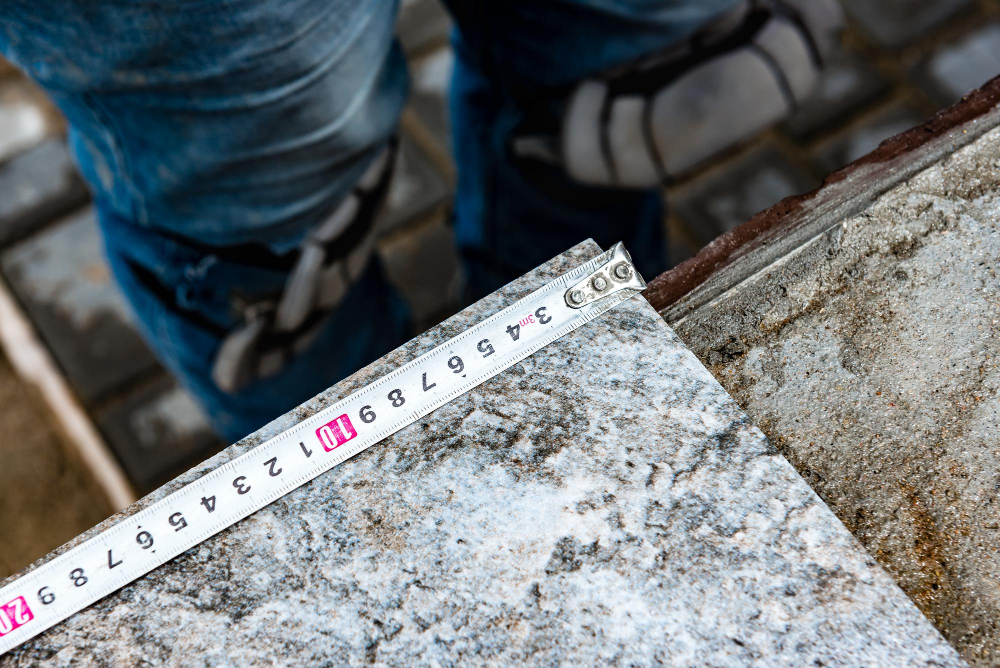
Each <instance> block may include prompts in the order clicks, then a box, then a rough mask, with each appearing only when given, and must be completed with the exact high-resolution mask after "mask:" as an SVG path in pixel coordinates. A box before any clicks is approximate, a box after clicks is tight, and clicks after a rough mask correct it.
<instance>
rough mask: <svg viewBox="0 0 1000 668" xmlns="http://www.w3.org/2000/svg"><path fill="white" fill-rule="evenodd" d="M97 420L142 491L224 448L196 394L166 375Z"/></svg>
mask: <svg viewBox="0 0 1000 668" xmlns="http://www.w3.org/2000/svg"><path fill="white" fill-rule="evenodd" d="M98 424H99V426H100V428H101V431H102V432H104V435H105V437H106V438H107V441H108V444H109V445H110V446H111V449H112V450H114V452H115V455H116V456H117V457H118V459H119V461H121V463H122V466H123V467H124V468H125V472H126V473H127V474H128V476H129V478H130V479H131V480H132V483H133V484H134V485H135V487H136V489H137V490H138V491H139V493H140V494H146V493H148V492H150V491H152V490H154V489H156V488H157V487H158V486H160V485H162V484H163V483H165V482H167V481H169V480H170V479H171V478H173V477H174V476H176V475H179V474H180V473H183V472H184V471H186V470H188V469H189V468H191V467H192V466H195V465H197V464H198V463H200V462H201V461H203V460H204V459H206V458H208V457H210V456H211V455H214V454H215V453H216V452H218V451H219V450H221V449H222V448H223V444H222V443H221V442H220V441H219V440H218V439H217V438H216V437H215V435H214V434H213V432H212V427H211V425H210V424H209V422H208V418H207V417H205V414H204V413H203V412H202V410H201V408H199V407H198V405H197V404H196V403H195V402H194V399H192V398H191V396H190V395H189V394H188V393H187V392H185V391H184V390H183V389H181V388H180V387H178V386H177V385H176V384H175V383H174V382H173V381H172V380H169V379H167V378H164V379H163V380H161V381H158V382H156V383H154V384H153V385H152V386H150V387H147V388H146V389H144V390H142V391H139V392H137V393H135V394H133V395H131V396H129V397H127V398H125V399H124V400H122V401H120V402H118V403H117V404H116V405H114V406H113V407H110V408H108V409H107V410H105V411H103V412H102V413H101V414H100V415H99V417H98Z"/></svg>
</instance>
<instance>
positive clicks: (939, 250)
mask: <svg viewBox="0 0 1000 668" xmlns="http://www.w3.org/2000/svg"><path fill="white" fill-rule="evenodd" d="M998 271H1000V129H994V130H992V131H989V132H987V133H986V134H984V135H983V136H982V137H980V138H979V139H977V140H976V141H975V142H973V143H971V144H970V145H968V146H966V147H965V148H963V149H961V150H959V151H957V152H955V153H953V154H951V155H950V156H949V157H947V158H946V159H944V160H942V161H941V162H939V163H937V164H935V165H933V166H932V167H930V168H928V169H926V170H925V171H923V172H921V173H919V174H918V175H917V176H915V177H914V178H911V179H909V180H908V181H906V182H904V183H902V184H900V185H898V186H897V187H895V188H894V189H892V190H890V191H889V192H888V193H886V194H885V195H883V196H882V197H880V198H879V199H878V200H877V201H875V202H874V203H873V204H872V205H871V206H870V207H868V208H867V210H865V211H864V212H863V213H861V214H860V215H858V216H854V217H851V218H848V219H846V220H843V221H842V222H841V223H840V224H837V225H835V226H834V227H832V228H831V229H830V230H828V231H827V232H825V233H823V234H821V235H819V236H817V237H816V238H814V239H813V240H812V241H811V242H809V243H807V244H805V245H804V246H803V247H801V248H799V249H797V250H796V251H795V252H793V253H791V254H789V255H788V256H786V257H784V258H782V259H781V260H779V261H778V262H776V263H774V264H773V265H771V266H769V267H767V268H765V269H764V270H763V271H760V272H759V273H758V274H757V275H755V276H753V277H751V278H750V279H748V280H745V281H743V282H742V283H740V284H739V285H737V286H736V287H734V288H733V289H731V290H729V291H728V292H726V293H725V294H723V295H722V296H720V297H719V298H716V299H715V300H714V301H712V302H710V303H709V304H707V305H706V306H703V307H700V308H699V309H697V310H696V311H695V312H693V313H692V314H691V315H689V316H687V317H685V318H683V319H681V320H679V321H675V322H674V326H675V328H676V329H677V332H678V334H679V335H680V336H681V338H682V339H684V341H685V342H686V343H687V344H688V345H689V346H691V348H692V349H693V350H694V351H695V352H696V353H697V354H698V355H699V357H701V359H702V360H703V361H704V362H705V363H706V364H707V365H708V366H709V368H710V369H711V370H712V372H713V374H714V375H715V376H716V377H717V378H718V379H719V380H720V381H721V382H722V384H723V385H724V386H725V387H726V388H727V389H728V390H729V391H730V392H732V393H733V395H734V396H735V398H736V400H737V401H738V402H739V403H740V405H742V406H743V407H745V408H746V410H747V412H748V413H749V414H750V415H751V416H752V418H753V420H754V422H755V424H757V425H758V426H760V427H761V428H762V429H763V430H764V432H765V433H766V434H767V435H768V437H769V438H770V439H771V442H772V443H774V444H775V445H776V446H777V447H778V449H779V450H780V451H781V452H782V454H784V455H786V456H787V457H788V459H789V460H790V461H791V462H792V464H794V465H795V467H796V468H797V469H798V470H799V471H800V472H801V473H802V475H803V476H804V477H805V479H806V480H807V481H808V482H809V483H810V484H811V485H812V486H813V488H814V489H816V490H817V492H819V494H820V495H821V496H822V498H823V499H824V500H825V501H826V502H827V503H828V504H829V505H830V507H831V508H832V509H833V510H834V512H836V513H837V515H838V516H839V517H840V518H841V519H842V520H843V521H844V523H845V524H846V525H847V526H848V527H849V528H850V529H851V531H852V532H853V533H854V534H855V535H856V536H857V537H858V538H859V539H860V540H861V541H862V543H864V544H865V546H866V547H867V548H868V550H869V552H870V553H871V554H873V555H874V556H875V557H876V558H877V559H878V561H879V562H880V563H881V564H882V565H883V566H885V567H886V568H887V569H888V571H889V572H890V573H891V574H892V575H893V576H894V577H895V579H896V581H897V582H899V584H900V585H901V586H902V588H903V589H904V590H905V591H906V592H907V593H908V594H909V595H910V596H911V597H912V598H913V600H914V601H915V602H916V603H917V604H918V605H919V606H920V608H921V609H922V610H923V611H924V612H925V613H926V614H927V615H928V617H929V618H930V619H932V620H933V621H934V623H935V624H936V625H937V626H938V628H939V629H941V631H942V632H943V633H944V635H945V636H946V637H947V638H948V639H949V640H950V641H951V642H952V643H953V644H954V645H955V646H956V647H957V648H958V649H959V650H960V651H961V653H962V655H963V656H964V657H965V658H966V659H967V660H969V661H970V662H972V663H976V664H979V665H984V666H986V665H992V666H997V665H1000V436H998V435H1000V365H998V360H1000V277H998Z"/></svg>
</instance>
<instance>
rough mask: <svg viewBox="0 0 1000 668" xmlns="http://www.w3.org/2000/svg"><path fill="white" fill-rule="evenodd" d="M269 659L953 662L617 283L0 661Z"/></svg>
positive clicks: (356, 382) (310, 410)
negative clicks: (559, 333) (408, 418)
mask: <svg viewBox="0 0 1000 668" xmlns="http://www.w3.org/2000/svg"><path fill="white" fill-rule="evenodd" d="M596 252H597V249H596V248H595V245H594V244H593V243H592V242H591V243H587V244H583V245H581V246H579V247H577V248H576V249H575V250H573V251H571V252H570V253H567V254H566V255H564V256H562V257H561V258H558V259H557V260H556V261H553V262H550V263H547V264H546V265H545V266H543V267H542V268H541V269H540V270H536V271H534V272H531V273H530V274H529V275H528V276H527V277H525V278H522V279H520V280H518V281H516V282H515V283H513V284H511V285H509V286H507V287H505V288H504V289H502V290H501V291H500V292H499V293H496V294H494V295H491V296H489V297H487V298H485V299H483V300H482V301H480V302H479V303H477V304H476V305H475V306H473V307H471V308H470V309H467V310H466V311H464V312H463V313H461V314H459V315H458V316H456V317H454V318H452V319H451V320H449V321H447V322H446V323H443V324H442V325H441V326H439V327H437V328H435V329H434V330H431V331H430V332H428V333H426V334H425V335H423V336H421V337H420V338H419V339H417V340H414V341H412V342H410V343H408V344H406V345H405V346H403V347H402V348H400V349H398V350H396V351H394V352H393V353H390V354H389V355H388V356H386V357H385V358H383V359H381V360H379V361H378V362H376V363H374V364H372V365H370V366H369V367H367V368H366V369H363V370H362V371H360V372H358V373H357V374H355V375H353V376H352V377H350V378H348V379H346V380H345V381H343V382H341V383H339V384H337V385H336V386H334V387H333V388H331V389H330V390H328V391H327V392H324V393H323V394H321V395H320V396H318V397H317V398H315V399H313V400H312V401H309V402H307V403H306V404H304V405H303V406H302V407H300V408H298V409H296V410H294V411H292V412H290V413H289V414H287V415H286V416H284V417H282V418H279V419H278V420H277V421H275V422H273V423H272V424H270V425H268V426H267V427H265V428H263V429H262V430H260V431H258V432H257V433H256V434H254V435H253V436H251V437H249V438H247V439H245V440H244V441H242V442H241V443H239V444H237V445H236V446H234V447H232V448H229V449H227V450H226V451H224V452H223V453H221V454H220V455H218V456H217V457H215V458H213V459H212V460H211V461H210V462H208V463H207V464H206V465H205V466H203V467H199V468H198V469H196V470H194V471H191V472H189V473H187V474H185V475H184V476H182V477H181V478H180V479H179V480H178V481H177V482H178V483H181V482H186V481H191V480H194V479H195V478H196V477H197V476H199V475H202V474H203V473H205V472H206V471H208V470H209V469H210V468H213V467H216V466H219V465H221V464H223V463H224V462H226V461H230V460H232V459H233V458H234V457H236V456H238V455H240V454H243V453H245V452H247V451H249V450H251V449H252V448H253V447H254V446H256V445H258V444H260V443H261V442H263V441H264V440H265V439H267V438H270V437H272V436H274V435H277V434H278V433H279V432H280V431H281V430H283V429H285V428H287V427H289V426H291V425H292V424H294V423H295V422H297V421H299V420H301V419H303V418H304V417H305V416H307V415H311V414H314V413H315V412H316V411H318V410H321V409H322V408H323V407H325V406H328V405H329V404H330V403H332V402H333V401H335V400H336V399H338V398H340V397H342V396H346V395H347V394H349V393H351V392H352V391H354V390H356V389H358V388H359V387H361V386H363V385H366V384H368V383H370V382H372V381H374V380H375V379H376V378H378V377H380V376H381V375H382V374H384V373H386V372H388V371H390V370H391V369H394V368H397V367H398V366H399V365H400V364H402V363H404V362H406V361H408V360H410V359H412V358H413V357H415V356H416V355H418V354H420V353H422V352H425V351H427V350H429V349H430V348H431V347H433V346H435V345H437V344H440V343H442V342H443V341H444V340H445V339H446V338H447V337H449V336H453V335H455V334H457V333H458V332H459V331H462V330H463V329H465V328H467V327H468V326H470V325H471V324H473V323H475V322H478V321H479V320H481V319H483V318H484V317H486V316H487V315H488V314H491V313H493V312H494V311H496V310H497V309H499V308H500V307H501V306H502V305H506V304H510V303H512V302H513V301H514V300H516V299H517V298H519V297H521V296H523V295H525V294H527V293H528V292H529V291H530V290H532V289H534V288H536V287H538V286H540V285H541V284H542V283H543V282H545V281H547V280H550V279H552V278H554V277H555V276H558V275H560V274H562V273H563V272H564V271H566V270H567V269H569V268H570V267H572V266H578V265H579V264H580V263H582V262H583V261H585V260H586V259H588V258H590V257H592V256H593V255H594V254H595V253H596ZM169 491H171V488H170V487H167V488H163V489H161V490H158V491H157V492H156V493H154V494H153V495H151V496H150V497H147V499H145V500H144V501H141V502H140V503H139V504H137V505H135V506H133V507H132V508H131V509H129V510H128V511H126V512H127V513H129V512H135V511H136V510H137V509H139V508H141V507H143V505H144V504H147V503H150V502H152V501H154V500H156V499H158V498H162V497H163V496H164V495H165V494H167V493H169ZM276 656H280V658H281V663H283V664H288V665H362V664H375V665H384V666H414V665H458V664H461V665H491V666H495V665H532V666H552V665H568V666H584V665H585V666H590V665H628V666H652V665H664V664H672V665H678V666H682V665H686V666H690V665H748V664H759V665H838V666H854V665H856V666H862V665H879V666H882V665H886V666H888V665H907V666H939V667H940V666H960V665H962V663H961V660H960V659H959V658H958V657H957V655H956V654H955V652H954V650H953V649H952V648H951V647H950V646H948V644H947V643H946V642H944V640H943V639H942V638H941V637H940V635H939V634H938V633H937V632H936V631H935V630H934V629H933V627H932V626H931V625H930V624H929V623H928V622H927V620H926V619H925V618H924V617H923V616H922V615H921V614H920V613H919V612H918V611H917V609H916V607H915V606H914V605H913V604H912V602H911V601H909V600H908V599H907V598H906V597H905V596H904V595H903V593H902V592H901V591H900V590H899V589H898V588H897V587H896V586H895V585H894V584H893V583H892V581H891V580H890V578H889V577H888V576H887V575H886V573H884V572H883V571H882V570H881V569H879V568H878V567H877V566H876V565H875V564H874V562H873V561H872V559H871V557H869V556H868V555H867V554H866V553H865V552H864V551H863V550H862V549H861V548H860V546H859V545H858V543H857V541H856V540H855V539H854V538H853V537H852V536H851V535H850V534H849V533H848V532H847V530H846V529H845V528H844V526H843V525H842V524H841V523H840V522H839V521H838V520H837V519H836V518H835V517H834V516H833V514H832V513H831V512H830V510H829V509H828V508H827V507H826V506H824V505H823V503H822V502H821V501H820V500H819V498H818V497H817V496H816V495H815V493H814V492H813V491H812V490H811V489H810V488H809V487H808V485H806V484H805V482H804V481H803V480H802V479H801V478H800V477H799V476H798V475H797V474H796V473H795V472H794V470H793V469H792V468H791V466H790V465H789V464H788V463H787V462H786V461H785V460H784V459H782V458H781V457H780V456H778V455H777V454H776V453H775V452H774V450H773V448H771V447H770V445H769V444H768V443H767V441H766V440H765V439H764V437H763V436H762V434H761V433H760V431H759V430H758V429H757V428H756V427H754V426H753V425H752V424H751V423H750V422H749V420H748V419H747V417H746V415H745V414H744V413H743V412H742V410H741V409H740V408H739V407H738V406H737V405H736V403H735V402H734V401H733V400H732V399H731V398H730V397H729V396H728V395H727V394H726V393H725V392H724V391H723V390H722V388H721V387H720V386H719V385H718V383H717V382H716V381H715V380H714V379H713V378H712V377H711V375H710V374H709V373H708V372H707V371H706V370H705V368H704V367H702V366H701V364H700V363H699V362H698V360H697V359H696V358H695V357H694V355H693V354H691V352H690V351H688V350H687V349H686V348H685V347H684V346H683V344H682V343H681V342H680V341H679V339H678V338H677V336H676V335H675V334H674V332H673V331H672V330H671V329H670V328H669V327H668V326H667V325H666V323H664V321H663V320H662V319H661V318H660V317H659V316H658V315H657V314H656V312H655V311H653V309H652V307H650V306H649V304H648V303H647V302H646V301H645V300H644V299H641V298H636V299H633V300H630V301H628V302H626V303H624V304H622V305H621V306H619V307H618V308H617V309H615V310H613V311H611V312H609V313H608V314H605V315H604V316H602V317H601V318H598V319H596V320H594V321H593V322H591V323H590V324H588V325H587V326H586V327H584V328H581V329H579V330H577V331H576V332H573V333H571V334H568V335H566V336H564V337H562V338H561V339H559V340H557V341H556V342H554V343H553V344H551V345H549V346H547V347H546V348H543V349H542V350H540V351H539V352H537V353H536V354H535V355H533V356H532V357H530V358H528V359H527V360H525V361H523V362H521V363H519V364H517V365H515V366H514V367H513V368H511V369H509V370H508V371H506V372H504V373H502V374H500V375H499V376H497V377H496V378H493V379H491V380H490V381H488V382H486V383H484V384H483V385H481V386H479V387H478V388H476V389H475V390H474V391H472V392H468V393H466V394H463V395H462V396H460V397H457V398H456V399H455V400H453V401H452V402H450V403H448V404H446V405H444V406H442V407H441V408H439V409H437V410H436V411H434V412H433V413H432V414H430V415H429V416H427V417H426V418H422V419H420V420H418V421H417V422H416V423H415V424H413V425H411V426H410V427H408V428H406V429H403V430H401V431H400V432H398V433H397V434H395V435H394V436H392V437H389V438H388V439H386V440H385V441H384V442H382V443H380V444H378V445H376V446H375V447H373V448H371V449H369V450H367V451H366V452H364V453H362V454H360V455H358V456H357V457H355V458H353V459H351V460H350V461H349V462H346V463H345V464H343V465H342V466H339V467H337V468H335V469H333V470H331V471H329V472H327V473H325V474H324V475H322V476H319V477H317V478H316V479H315V480H313V481H311V482H310V483H308V484H306V485H304V486H303V487H301V488H299V489H297V490H294V491H292V492H291V493H289V494H288V495H286V496H285V497H283V498H282V499H279V500H278V501H277V502H275V503H273V504H271V505H269V506H268V507H266V508H264V509H262V510H260V511H258V512H256V513H254V514H253V515H251V516H249V517H247V518H246V519H244V520H243V521H241V522H239V523H238V524H236V525H234V526H233V527H231V528H229V529H227V530H224V531H222V532H221V533H219V534H218V535H216V536H213V537H211V538H209V539H208V540H207V541H205V542H204V543H203V544H201V546H199V547H197V548H195V549H192V550H189V551H188V552H186V553H185V554H183V555H181V556H180V557H178V558H177V559H176V560H174V561H173V562H171V563H170V564H167V565H165V566H164V567H161V568H159V569H157V570H156V571H154V572H153V573H152V574H150V575H147V576H145V577H143V578H140V579H139V580H138V581H136V582H134V583H132V584H130V585H129V586H127V587H125V588H124V589H121V590H119V591H117V592H115V593H113V594H111V595H109V596H108V597H106V598H104V599H102V600H101V601H99V602H98V603H96V604H95V605H93V606H91V607H90V608H88V609H86V610H84V611H82V612H80V613H78V614H77V615H75V616H73V617H72V618H70V619H69V620H67V621H66V622H64V623H61V624H59V625H58V626H56V627H54V628H52V629H50V630H48V631H47V632H45V633H44V634H43V635H41V636H39V637H38V638H36V639H34V640H32V641H30V642H28V643H27V644H25V645H23V646H22V647H21V648H19V649H16V650H14V651H12V652H10V653H9V654H7V655H6V656H4V657H3V658H2V659H0V666H15V665H24V664H27V663H31V664H32V665H36V666H55V665H65V662H66V661H67V660H70V659H71V660H72V663H73V665H74V666H81V667H88V666H98V665H137V664H154V663H156V664H184V663H198V664H204V665H241V666H256V665H273V664H274V661H275V657H276Z"/></svg>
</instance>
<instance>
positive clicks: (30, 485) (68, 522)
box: [0, 356, 111, 577]
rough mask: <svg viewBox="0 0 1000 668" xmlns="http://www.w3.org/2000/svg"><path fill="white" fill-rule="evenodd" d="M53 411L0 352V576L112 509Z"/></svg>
mask: <svg viewBox="0 0 1000 668" xmlns="http://www.w3.org/2000/svg"><path fill="white" fill-rule="evenodd" d="M52 425H53V419H52V416H51V415H50V414H49V413H48V411H47V410H45V409H44V408H43V407H42V404H41V400H40V398H38V397H36V396H35V395H34V394H33V393H32V392H31V391H29V390H28V388H26V387H25V386H24V383H22V382H21V381H20V379H18V378H17V376H16V375H15V373H14V370H13V369H11V368H10V366H9V365H8V364H7V360H5V359H4V358H3V357H2V356H0V577H6V576H8V575H10V574H12V573H16V572H17V571H19V570H21V569H22V568H24V567H25V566H27V565H28V564H30V563H31V562H32V561H34V560H35V559H38V558H39V557H41V556H43V555H44V554H45V553H46V552H48V551H49V550H51V549H53V548H54V547H56V546H58V545H61V544H62V543H63V542H65V541H67V540H69V539H71V538H72V537H73V536H75V535H77V534H79V533H80V532H81V531H85V530H86V529H88V528H89V527H92V526H93V525H94V524H96V523H97V522H100V521H101V520H103V519H104V518H106V517H108V515H110V514H111V509H110V508H109V507H108V502H107V500H106V497H105V496H104V494H103V493H102V492H101V490H100V488H99V487H98V486H97V484H96V483H95V482H94V480H93V479H92V478H91V476H90V475H89V474H88V473H87V471H86V470H85V469H84V468H83V466H82V465H81V464H80V463H79V462H78V461H76V459H75V458H74V457H73V456H71V454H70V450H69V449H68V447H67V446H66V444H65V442H64V441H63V439H62V437H61V435H60V434H59V432H58V431H56V430H55V429H54V428H53V426H52Z"/></svg>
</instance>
